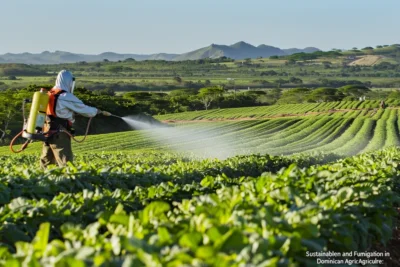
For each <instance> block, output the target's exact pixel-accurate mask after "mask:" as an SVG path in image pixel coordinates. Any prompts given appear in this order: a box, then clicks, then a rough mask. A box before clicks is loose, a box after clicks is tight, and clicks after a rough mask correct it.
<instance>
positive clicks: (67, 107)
mask: <svg viewBox="0 0 400 267" xmlns="http://www.w3.org/2000/svg"><path fill="white" fill-rule="evenodd" d="M74 112H75V113H78V114H80V115H82V116H85V117H94V116H96V114H97V108H94V107H90V106H87V105H85V104H84V103H83V102H82V101H81V100H80V99H79V98H77V97H76V96H74V95H73V94H71V93H67V92H66V93H62V94H60V96H59V97H58V100H57V105H56V115H57V117H59V118H62V119H68V120H69V121H70V122H72V123H74V122H75V116H74Z"/></svg>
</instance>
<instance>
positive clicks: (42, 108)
mask: <svg viewBox="0 0 400 267" xmlns="http://www.w3.org/2000/svg"><path fill="white" fill-rule="evenodd" d="M49 99H50V97H49V94H48V93H47V92H46V90H45V89H43V88H42V89H40V91H39V92H35V93H34V94H33V99H32V105H31V109H30V112H29V118H28V120H26V117H25V104H26V103H29V102H30V101H29V99H25V100H24V101H23V103H22V115H23V120H24V125H23V129H22V131H21V132H20V133H18V134H17V135H16V136H15V137H14V138H13V139H12V141H11V143H10V150H11V151H12V152H14V153H20V152H22V151H23V150H25V149H26V148H27V147H28V144H29V143H32V142H33V141H35V140H36V141H42V142H47V140H48V139H49V138H50V137H51V136H53V135H54V134H56V133H59V132H64V133H66V134H67V135H69V136H70V137H71V138H72V139H73V140H74V141H75V142H78V143H82V142H83V141H85V139H86V137H87V134H88V132H89V127H90V123H91V121H92V117H91V118H89V121H88V124H87V127H86V132H85V136H84V137H83V139H82V140H77V139H75V137H74V136H73V135H72V134H71V133H70V132H69V131H68V130H67V129H65V128H64V127H61V128H60V129H58V130H47V131H45V123H46V117H47V106H48V104H49ZM101 114H103V115H104V116H114V117H118V116H115V115H112V114H111V113H110V112H107V111H102V112H101ZM118 118H120V117H118ZM20 136H22V137H23V138H25V139H27V141H26V142H25V143H24V144H23V145H22V146H21V148H20V149H19V150H14V148H13V145H14V142H15V140H17V139H18V138H19V137H20Z"/></svg>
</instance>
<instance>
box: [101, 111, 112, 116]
mask: <svg viewBox="0 0 400 267" xmlns="http://www.w3.org/2000/svg"><path fill="white" fill-rule="evenodd" d="M101 114H103V115H104V116H111V115H112V114H111V113H110V112H108V111H102V112H101Z"/></svg>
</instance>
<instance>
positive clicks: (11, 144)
mask: <svg viewBox="0 0 400 267" xmlns="http://www.w3.org/2000/svg"><path fill="white" fill-rule="evenodd" d="M23 132H24V131H21V132H20V133H19V134H17V135H16V136H14V138H13V139H12V140H11V143H10V150H11V152H13V153H20V152H22V151H24V150H25V148H27V147H28V144H29V142H30V140H27V141H26V142H25V143H24V144H23V145H22V146H21V148H20V149H19V150H14V148H13V146H14V142H15V140H17V139H18V137H20V136H21V135H22V133H23Z"/></svg>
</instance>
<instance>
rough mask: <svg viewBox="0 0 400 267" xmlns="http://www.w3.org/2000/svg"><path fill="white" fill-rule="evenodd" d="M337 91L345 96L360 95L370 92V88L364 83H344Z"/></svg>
mask: <svg viewBox="0 0 400 267" xmlns="http://www.w3.org/2000/svg"><path fill="white" fill-rule="evenodd" d="M339 91H340V92H342V93H343V94H344V95H346V96H353V97H356V98H358V97H360V96H362V95H365V94H366V93H368V92H370V91H371V90H370V89H368V87H366V86H364V85H346V86H342V87H340V88H339Z"/></svg>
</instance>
